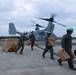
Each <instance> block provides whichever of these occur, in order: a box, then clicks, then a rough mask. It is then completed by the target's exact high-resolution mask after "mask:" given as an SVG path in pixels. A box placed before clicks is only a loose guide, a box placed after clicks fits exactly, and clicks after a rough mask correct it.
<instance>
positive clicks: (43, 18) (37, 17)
mask: <svg viewBox="0 0 76 75" xmlns="http://www.w3.org/2000/svg"><path fill="white" fill-rule="evenodd" d="M36 18H38V19H42V20H46V21H50V19H45V18H39V17H36Z"/></svg>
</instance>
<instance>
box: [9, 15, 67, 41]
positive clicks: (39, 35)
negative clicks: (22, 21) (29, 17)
mask: <svg viewBox="0 0 76 75" xmlns="http://www.w3.org/2000/svg"><path fill="white" fill-rule="evenodd" d="M54 17H55V15H52V16H51V18H49V19H45V18H38V17H37V18H38V19H42V20H46V21H48V22H49V23H48V25H47V27H46V28H45V29H42V30H40V29H39V27H43V26H41V25H39V24H36V23H35V22H34V21H32V22H33V23H34V24H35V25H36V28H35V31H34V34H35V38H36V40H44V39H45V37H46V35H47V34H46V32H47V31H49V32H51V33H52V34H51V35H52V36H54V37H55V38H57V37H56V35H55V34H54V33H53V31H54V27H55V25H54V24H53V22H54V23H57V24H59V25H61V26H63V27H66V26H65V25H63V24H60V23H58V22H56V21H54ZM43 28H44V27H43ZM16 33H17V34H19V35H21V34H23V33H21V32H19V31H17V30H16V28H15V26H14V23H9V34H10V35H15V34H16ZM30 34H31V32H28V33H27V34H26V35H25V37H26V38H29V36H30Z"/></svg>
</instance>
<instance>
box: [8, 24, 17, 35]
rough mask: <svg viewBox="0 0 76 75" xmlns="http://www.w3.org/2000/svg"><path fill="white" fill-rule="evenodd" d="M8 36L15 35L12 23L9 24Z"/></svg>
mask: <svg viewBox="0 0 76 75" xmlns="http://www.w3.org/2000/svg"><path fill="white" fill-rule="evenodd" d="M9 34H10V35H15V34H16V28H15V26H14V23H9Z"/></svg>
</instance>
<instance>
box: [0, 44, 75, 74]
mask: <svg viewBox="0 0 76 75" xmlns="http://www.w3.org/2000/svg"><path fill="white" fill-rule="evenodd" d="M41 47H42V48H44V46H41ZM75 48H76V46H75V45H74V46H73V50H74V49H75ZM59 50H61V46H60V45H56V46H54V52H55V53H58V51H59ZM42 52H43V50H42V49H40V48H38V47H36V46H34V50H33V51H32V50H31V49H30V46H25V48H24V51H23V53H24V54H23V55H20V54H19V51H18V53H17V54H15V53H14V52H5V51H3V50H2V48H1V46H0V75H76V71H73V70H70V69H69V67H68V63H67V62H66V61H65V62H63V66H60V65H59V63H58V62H57V59H58V58H59V57H58V56H56V55H54V57H55V60H52V59H50V53H49V52H48V53H47V54H46V55H45V58H42ZM74 60H75V61H76V59H74ZM74 65H75V67H76V64H75V63H74Z"/></svg>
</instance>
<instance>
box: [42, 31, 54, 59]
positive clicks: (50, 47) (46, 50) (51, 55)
mask: <svg viewBox="0 0 76 75" xmlns="http://www.w3.org/2000/svg"><path fill="white" fill-rule="evenodd" d="M50 35H51V33H50V32H49V31H47V37H46V39H45V42H46V46H45V50H44V51H43V53H42V57H43V58H45V54H46V53H47V52H48V50H50V58H51V59H53V60H54V59H55V58H54V51H53V47H52V46H49V45H48V44H49V41H48V37H50Z"/></svg>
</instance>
